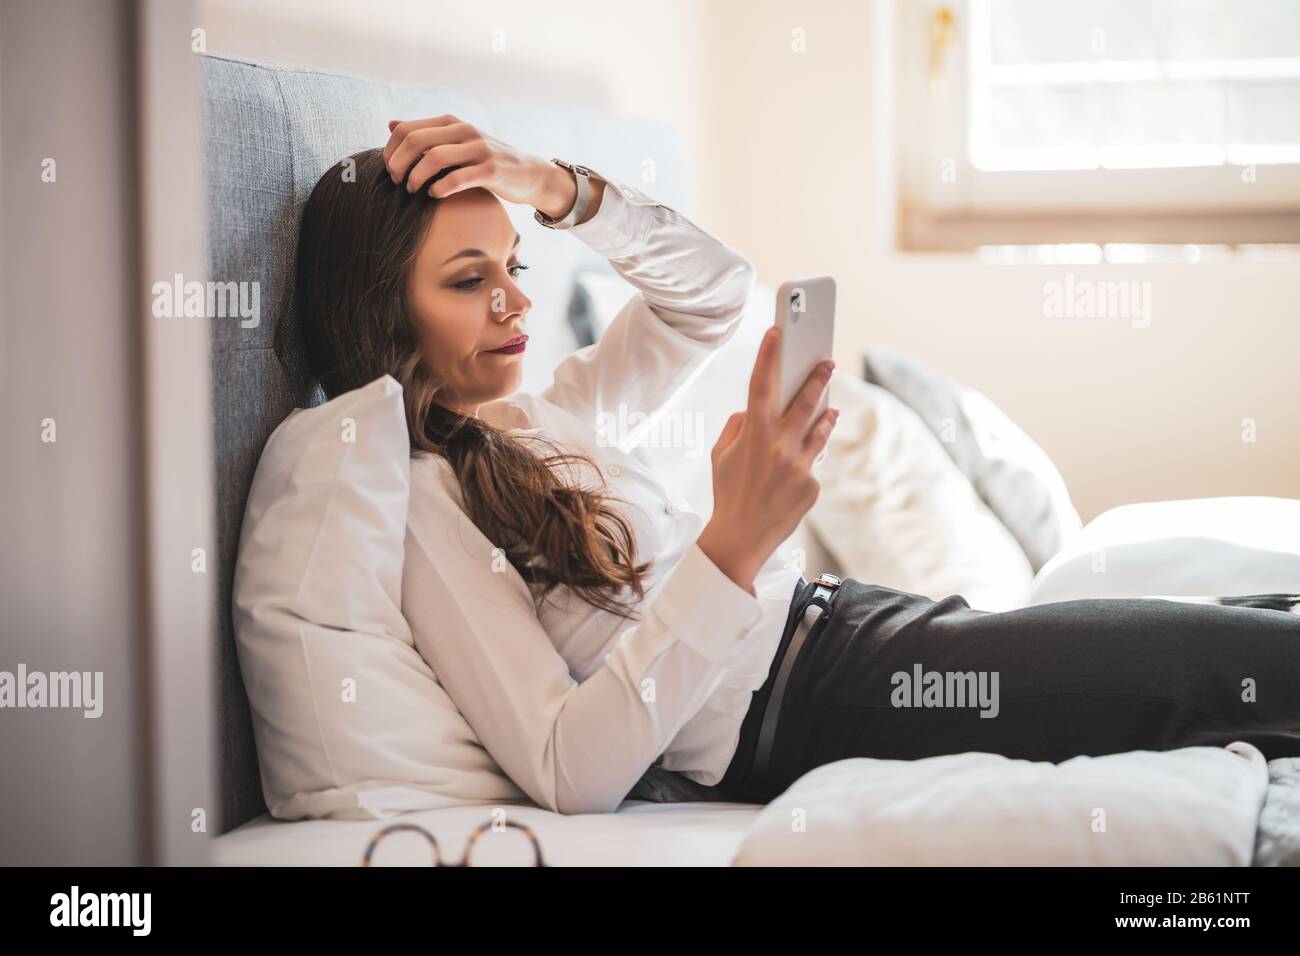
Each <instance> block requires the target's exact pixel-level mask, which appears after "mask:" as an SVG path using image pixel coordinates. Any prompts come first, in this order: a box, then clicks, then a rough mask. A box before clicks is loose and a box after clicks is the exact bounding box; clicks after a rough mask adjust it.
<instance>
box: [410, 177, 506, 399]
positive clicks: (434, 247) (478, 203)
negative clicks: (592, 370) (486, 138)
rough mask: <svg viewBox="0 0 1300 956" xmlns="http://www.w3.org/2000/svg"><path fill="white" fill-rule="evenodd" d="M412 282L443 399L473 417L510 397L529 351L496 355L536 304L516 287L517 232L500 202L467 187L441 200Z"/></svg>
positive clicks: (415, 311)
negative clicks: (482, 408)
mask: <svg viewBox="0 0 1300 956" xmlns="http://www.w3.org/2000/svg"><path fill="white" fill-rule="evenodd" d="M432 215H433V219H432V222H431V223H430V225H429V228H428V230H427V231H426V232H425V236H424V241H423V243H422V244H421V246H420V249H419V251H418V252H417V253H416V257H415V263H414V266H413V268H412V269H411V274H410V276H409V278H408V280H407V287H406V301H407V305H408V306H409V308H410V310H411V315H412V318H413V319H414V320H415V323H416V325H417V327H418V328H419V330H420V335H421V338H422V340H423V343H424V345H423V347H424V356H425V360H426V362H427V363H428V365H429V367H430V369H431V370H432V371H433V373H434V374H435V375H436V376H437V379H438V381H440V382H443V383H445V385H444V388H443V389H442V390H441V391H439V392H438V395H437V401H438V402H439V404H441V405H444V406H446V407H447V408H450V409H453V410H456V411H460V412H464V413H466V414H469V415H473V414H475V413H476V411H477V409H478V406H479V405H480V404H482V403H484V402H490V401H492V400H493V399H497V398H501V397H502V396H505V395H509V394H510V393H511V392H514V391H515V390H516V389H518V387H519V383H520V380H521V379H522V376H523V362H524V354H525V353H524V352H517V353H514V354H509V353H502V352H492V351H491V350H492V349H495V348H499V347H500V346H502V345H505V344H506V343H507V342H508V341H510V340H511V339H513V338H515V337H517V336H519V335H523V334H524V332H525V329H524V318H525V316H526V315H527V314H528V310H529V309H530V308H532V301H531V300H530V299H529V298H528V296H526V295H524V293H523V291H522V290H520V288H519V286H518V285H517V284H516V280H517V279H518V278H519V275H520V273H521V272H522V270H523V269H525V268H527V266H524V265H523V264H522V263H520V261H519V259H518V257H517V255H516V253H517V251H518V250H517V246H518V242H519V235H518V233H516V232H515V229H514V226H513V225H512V224H511V222H510V217H509V216H507V215H506V211H505V208H504V207H503V206H502V205H501V201H500V200H498V199H497V197H496V196H494V195H493V194H492V193H490V192H488V191H487V190H486V189H466V190H462V191H461V192H458V193H453V194H452V195H451V196H448V197H447V198H446V199H441V200H439V201H438V205H437V206H436V207H435V209H434V211H433V214H432Z"/></svg>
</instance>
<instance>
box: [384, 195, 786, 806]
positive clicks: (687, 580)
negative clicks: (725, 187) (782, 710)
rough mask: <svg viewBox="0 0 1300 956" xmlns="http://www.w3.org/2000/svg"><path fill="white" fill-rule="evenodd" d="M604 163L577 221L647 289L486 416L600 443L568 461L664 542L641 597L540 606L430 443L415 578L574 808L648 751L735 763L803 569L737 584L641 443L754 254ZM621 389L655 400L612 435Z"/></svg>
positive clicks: (628, 395)
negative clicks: (588, 463) (613, 438)
mask: <svg viewBox="0 0 1300 956" xmlns="http://www.w3.org/2000/svg"><path fill="white" fill-rule="evenodd" d="M593 173H594V174H595V175H597V176H599V173H595V171H594V170H593ZM600 178H601V179H605V181H606V183H607V186H606V188H605V192H604V197H603V199H602V201H601V206H600V209H599V210H598V211H597V213H596V215H595V216H593V217H592V218H591V219H589V220H588V221H587V222H585V223H580V224H578V225H575V226H573V227H571V228H569V229H568V230H564V231H567V232H569V233H571V234H572V235H573V236H575V237H577V238H578V239H581V240H582V241H583V242H584V243H586V244H587V245H588V246H590V247H591V248H592V249H593V250H595V251H596V252H598V253H600V254H601V255H603V256H605V257H607V258H608V259H609V261H610V262H611V264H612V265H613V267H614V269H615V270H616V271H617V272H618V273H619V274H620V275H621V276H623V278H624V279H626V280H627V281H628V282H629V283H631V284H632V285H633V286H635V287H636V288H637V289H638V290H639V293H640V294H638V295H636V296H634V297H633V298H632V300H631V301H630V302H629V303H628V304H627V305H626V306H625V307H624V308H623V310H622V311H621V312H620V313H619V315H618V316H617V318H615V319H614V321H613V322H612V323H611V325H610V326H609V328H608V329H607V330H606V331H605V333H604V335H603V336H602V337H601V339H600V341H599V342H597V343H596V344H594V345H590V346H587V347H586V348H583V349H580V350H578V351H577V352H575V353H574V354H573V355H571V356H569V357H568V358H566V359H565V360H564V361H563V362H562V363H560V365H559V366H558V367H557V368H556V371H555V377H554V382H553V383H552V384H551V385H550V386H549V387H548V388H547V389H546V390H545V391H543V392H542V394H540V395H529V394H515V395H512V396H509V397H508V398H503V399H499V400H497V401H494V402H491V403H488V404H485V405H483V406H481V407H480V408H479V416H480V417H482V418H483V419H484V420H486V421H490V422H492V423H493V424H496V425H498V426H500V427H502V428H506V429H508V430H510V431H511V432H512V434H514V435H515V436H516V437H519V438H520V439H521V440H525V441H527V440H528V436H540V437H545V438H546V439H549V440H551V441H554V442H557V443H559V444H560V445H561V446H563V447H564V448H567V449H572V450H574V451H579V452H582V453H584V454H587V455H589V456H591V458H592V459H593V460H594V461H595V462H596V463H597V465H598V466H599V467H600V469H601V471H602V473H603V475H602V476H595V475H591V474H590V473H589V472H590V469H589V468H574V469H572V470H570V471H568V476H569V478H570V480H572V481H576V482H582V483H584V485H585V486H587V487H599V486H600V483H601V482H600V478H601V477H603V479H604V482H605V485H606V487H607V488H608V493H609V494H611V495H613V496H614V497H615V498H616V499H621V501H612V502H611V505H612V506H614V507H617V508H618V509H619V511H620V513H621V514H622V515H623V516H624V517H625V518H626V519H627V521H628V524H629V525H630V526H631V527H632V528H633V530H634V533H635V543H636V548H637V560H638V561H646V560H651V561H653V565H652V566H651V568H650V570H649V572H648V574H647V575H646V577H645V578H644V584H645V586H646V596H645V599H644V600H643V601H642V602H641V603H640V604H639V605H636V606H635V611H636V615H635V616H634V618H633V619H631V620H628V619H624V618H621V617H619V616H618V615H615V614H611V613H609V612H607V611H602V610H600V609H597V608H594V607H592V606H591V605H589V604H587V603H585V602H583V601H581V600H580V599H578V598H577V597H576V596H575V595H574V594H573V592H572V591H570V590H569V589H568V588H566V587H560V588H557V589H555V590H554V591H553V592H552V593H551V595H550V596H548V598H547V599H546V602H545V604H544V605H543V607H542V608H541V610H540V611H535V610H534V604H533V600H532V594H531V592H530V588H529V585H528V584H527V583H526V582H525V581H524V580H523V578H522V577H521V576H520V575H519V573H518V572H517V571H516V570H515V568H514V567H513V566H512V565H511V564H510V563H509V562H508V561H507V560H506V559H505V557H504V556H503V554H502V553H501V552H500V550H499V549H495V548H494V544H493V543H492V542H491V541H489V540H488V539H487V538H486V537H485V536H484V535H483V534H482V532H480V531H479V529H478V528H477V527H476V526H475V525H474V524H473V523H472V522H471V521H470V520H469V518H468V516H467V515H466V513H465V511H464V508H463V506H462V502H463V498H462V496H461V492H460V488H459V485H458V483H457V481H456V478H455V475H454V473H453V472H452V470H451V466H450V465H449V464H448V463H447V461H446V460H445V459H444V458H442V457H441V456H436V455H427V454H421V455H418V456H417V457H415V458H414V459H413V460H412V462H411V500H410V511H409V517H408V522H407V537H406V560H405V568H404V572H403V585H402V610H403V613H404V614H405V615H406V618H407V620H408V621H409V623H410V625H411V629H412V633H413V636H414V639H415V643H416V647H417V648H418V650H419V651H420V653H421V654H422V655H423V657H424V658H425V660H426V661H427V662H428V663H429V665H430V667H431V668H432V669H433V671H434V674H435V675H436V676H437V679H438V680H439V681H440V682H441V684H442V685H443V687H444V689H445V690H446V691H447V693H448V694H449V695H450V697H451V698H452V700H453V701H454V702H455V703H456V706H457V707H458V708H459V709H460V711H461V713H462V714H463V715H464V716H465V719H466V720H467V721H468V722H469V725H470V726H471V727H472V728H473V730H474V731H475V733H476V735H477V736H478V738H479V740H480V741H481V743H482V744H483V746H484V747H485V748H486V749H487V751H488V753H489V754H490V755H491V756H492V758H493V759H494V760H495V761H496V762H497V764H499V765H500V767H501V768H502V770H504V771H505V773H506V774H508V775H509V776H510V778H511V779H512V780H513V781H514V782H515V783H516V784H517V785H518V786H519V787H520V789H522V790H523V791H524V792H525V793H527V795H528V796H529V797H530V798H531V799H532V800H533V801H535V802H536V803H538V804H540V805H541V806H543V807H546V808H547V809H550V810H556V811H559V812H561V813H589V812H607V811H613V810H615V809H616V808H617V807H618V805H619V804H620V803H621V802H622V800H623V798H624V797H625V796H626V794H627V792H628V791H629V790H630V789H631V788H632V787H633V785H635V783H636V782H637V780H638V779H639V778H640V776H641V775H642V774H643V773H645V771H646V770H647V768H648V767H649V766H650V765H651V764H652V763H658V764H659V765H661V766H663V767H665V768H666V769H669V770H676V771H680V772H682V773H683V774H684V775H686V776H688V777H690V778H691V779H692V780H695V781H696V782H698V783H702V784H706V785H712V784H715V783H717V782H718V781H719V780H721V779H722V776H723V774H724V773H725V771H726V769H727V765H728V764H729V762H730V760H731V758H732V755H733V754H734V752H735V749H736V744H737V741H738V738H739V733H740V725H741V722H742V720H743V719H744V717H745V713H746V711H747V709H748V707H749V704H750V701H751V699H752V696H753V692H754V691H755V690H757V689H758V688H759V687H761V686H762V684H763V682H764V680H766V678H767V673H768V670H769V668H770V666H771V662H772V658H773V656H774V655H775V653H776V647H777V644H778V643H779V641H780V636H781V631H782V630H783V627H784V624H785V618H786V614H787V611H788V608H789V602H790V597H791V594H792V593H793V591H794V587H795V583H796V582H797V581H798V579H799V577H800V572H799V570H798V569H797V568H795V567H793V566H790V565H788V564H786V563H785V562H784V561H783V560H782V559H781V557H780V554H779V552H774V553H773V554H772V555H771V556H770V557H769V558H768V559H767V562H766V563H765V564H764V565H763V568H762V569H761V571H760V572H759V574H758V575H757V577H756V579H755V582H754V593H752V594H751V593H750V592H749V591H747V590H745V589H744V588H742V587H740V586H739V585H738V584H736V583H735V582H734V581H732V580H731V579H730V578H729V577H727V576H726V575H725V574H724V573H723V572H722V571H721V570H720V569H719V568H718V567H717V565H715V564H714V563H713V562H712V560H710V558H709V557H708V556H707V555H706V554H705V553H704V552H703V551H702V550H701V549H700V547H699V545H698V544H697V543H696V539H697V538H698V536H699V534H700V532H701V531H702V530H703V527H704V521H703V519H702V518H701V517H700V515H698V514H697V513H695V512H694V511H692V510H691V508H690V506H689V505H688V503H687V502H686V500H685V498H684V497H683V496H681V495H680V494H678V493H677V492H676V491H675V490H673V489H669V488H666V487H665V486H664V485H663V484H661V483H660V481H659V480H658V479H657V478H656V476H655V475H654V473H653V472H652V471H651V470H649V469H648V468H647V467H646V466H645V465H643V464H642V463H640V462H638V461H637V460H636V459H635V458H633V457H631V456H630V455H628V454H627V453H626V451H625V449H630V448H632V447H634V446H635V445H636V443H637V440H638V436H639V435H641V434H642V433H643V432H644V431H645V430H646V429H648V428H650V427H651V425H652V424H653V422H654V419H653V417H652V416H653V415H654V414H655V413H656V412H658V411H660V410H662V409H663V407H664V406H665V405H667V404H668V402H669V401H670V400H671V399H672V398H673V396H674V395H676V394H677V393H678V392H679V391H680V390H681V389H682V388H684V387H686V386H687V385H688V384H689V383H690V382H691V381H692V380H693V379H694V378H695V377H696V376H697V375H699V374H700V372H701V371H702V370H703V368H704V366H705V364H706V363H707V361H708V359H709V357H710V356H711V355H712V353H713V352H714V350H716V349H717V348H719V347H720V346H721V345H722V344H723V343H725V342H726V341H727V340H728V339H729V338H730V337H731V336H732V335H733V334H734V332H735V330H736V328H737V327H738V325H739V323H740V320H741V316H742V314H743V311H744V307H745V304H746V301H747V299H748V296H749V293H750V290H751V288H752V286H753V282H754V269H753V266H752V265H750V263H749V262H748V261H747V260H746V259H745V258H744V257H742V256H741V255H739V254H738V253H737V252H735V251H734V250H732V249H730V248H728V247H727V246H726V245H724V244H723V243H722V242H721V241H720V240H718V239H717V238H716V237H714V236H713V235H711V234H709V233H708V232H706V231H704V230H702V229H700V228H699V227H698V226H696V225H694V224H693V223H691V222H690V221H689V220H688V219H687V218H686V217H685V216H683V215H681V214H680V213H678V212H677V211H676V210H674V209H672V208H671V207H668V206H664V205H662V204H659V203H657V202H655V201H654V200H653V199H651V198H650V197H648V196H646V195H645V194H644V193H641V192H640V191H638V190H636V189H634V188H632V187H629V186H626V185H624V184H622V183H619V182H614V181H610V180H608V179H607V178H606V177H603V176H601V177H600ZM557 241H565V240H559V239H557ZM744 400H745V396H744V395H739V396H737V408H736V410H737V411H739V410H741V409H742V408H743V407H744ZM620 403H622V404H624V405H625V406H626V409H630V410H632V411H634V412H636V411H639V412H642V413H644V416H645V417H644V421H643V423H642V425H641V428H640V430H639V431H637V432H636V433H634V434H629V435H620V436H618V439H619V440H618V442H617V445H618V447H615V445H614V443H611V442H609V441H606V440H599V439H598V430H597V422H598V421H601V420H602V419H601V418H600V416H601V415H602V413H608V414H611V415H612V414H615V413H616V410H617V409H618V406H619V404H620ZM605 420H606V421H608V420H609V419H605ZM605 434H608V433H607V432H606V433H605ZM537 447H538V450H539V451H546V448H545V447H544V446H537ZM701 467H711V464H710V460H709V459H708V458H707V457H705V458H703V459H702V460H701ZM622 597H627V594H626V593H625V594H624V595H623V596H622Z"/></svg>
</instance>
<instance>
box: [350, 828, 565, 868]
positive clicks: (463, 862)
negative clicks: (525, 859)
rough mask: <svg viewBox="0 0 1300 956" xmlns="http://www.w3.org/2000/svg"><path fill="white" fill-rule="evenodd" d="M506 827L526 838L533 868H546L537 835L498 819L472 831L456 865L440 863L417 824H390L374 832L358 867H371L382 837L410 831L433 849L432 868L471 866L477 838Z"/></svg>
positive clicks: (426, 834)
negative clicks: (531, 854) (531, 851)
mask: <svg viewBox="0 0 1300 956" xmlns="http://www.w3.org/2000/svg"><path fill="white" fill-rule="evenodd" d="M506 827H514V828H515V829H517V830H522V831H523V832H524V835H525V836H527V837H528V839H529V841H530V842H531V843H532V845H533V866H546V863H545V862H543V861H542V848H541V845H540V844H538V842H537V835H536V834H535V833H533V831H532V829H531V828H529V827H527V826H525V825H524V824H522V823H516V822H515V821H514V820H503V819H501V818H499V817H498V818H494V819H491V820H488V821H487V822H486V823H482V824H479V825H478V826H477V827H475V828H474V831H473V832H472V833H470V835H469V839H468V840H467V841H466V842H465V854H464V856H462V857H461V859H460V860H459V861H457V862H456V863H444V862H443V861H442V853H441V852H440V851H439V849H438V841H437V840H436V839H435V838H434V836H433V834H432V833H430V832H429V831H428V830H426V829H425V828H424V827H422V826H420V825H419V824H418V823H392V824H389V825H388V826H386V827H384V828H383V829H381V830H379V831H378V832H376V833H375V835H374V836H372V837H371V838H370V843H369V845H368V846H367V847H366V855H365V856H364V857H362V858H361V864H360V865H361V866H370V865H371V864H370V861H371V859H372V858H373V857H374V854H375V847H377V846H378V845H379V843H380V841H381V840H383V839H384V837H386V836H389V835H390V834H393V833H400V832H402V831H410V832H412V833H418V834H420V835H421V836H422V837H424V838H425V839H426V840H428V841H429V846H430V847H432V849H433V865H434V866H472V865H473V864H472V863H470V856H471V855H472V854H473V852H474V846H475V844H476V843H477V841H478V838H479V837H480V836H481V835H482V834H484V833H486V832H487V831H488V830H495V831H497V832H502V831H504V830H505V828H506Z"/></svg>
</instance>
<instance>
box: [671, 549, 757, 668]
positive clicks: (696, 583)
mask: <svg viewBox="0 0 1300 956" xmlns="http://www.w3.org/2000/svg"><path fill="white" fill-rule="evenodd" d="M670 574H671V579H670V580H669V581H667V582H666V583H665V585H664V589H663V591H662V592H661V593H660V595H659V598H658V600H657V601H656V602H655V610H656V611H657V612H658V614H659V616H660V618H662V619H663V621H664V623H665V624H667V625H668V628H669V629H670V630H671V632H672V633H673V635H674V636H675V637H676V638H677V639H678V640H680V641H681V642H682V643H683V644H686V645H687V646H688V647H690V648H691V649H692V650H694V651H695V652H697V653H698V654H700V655H701V656H703V657H705V658H707V659H708V660H709V661H710V662H714V663H720V662H724V661H726V660H727V659H729V658H730V657H732V656H733V655H734V654H735V653H736V649H737V647H738V645H739V644H740V642H741V641H743V640H744V639H745V637H747V636H748V635H749V633H750V632H751V631H752V630H753V629H754V628H755V627H757V626H758V623H759V621H761V620H762V618H763V603H762V602H761V601H760V600H759V599H758V598H757V597H755V596H754V595H753V594H750V593H749V592H748V591H746V590H745V589H744V588H742V587H741V586H740V585H739V584H737V583H736V582H735V581H733V580H731V578H729V577H727V575H726V574H724V573H723V572H722V570H721V569H720V568H719V567H718V566H717V565H716V564H714V563H713V560H712V559H711V558H710V557H709V556H708V555H707V554H705V553H704V551H703V549H702V548H700V545H699V542H694V543H692V544H691V546H690V548H689V549H688V550H687V551H686V553H685V554H684V555H683V556H682V558H681V560H679V561H678V562H677V564H676V565H675V566H674V567H673V569H672V571H671V572H670Z"/></svg>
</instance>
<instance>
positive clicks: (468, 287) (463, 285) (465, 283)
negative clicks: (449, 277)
mask: <svg viewBox="0 0 1300 956" xmlns="http://www.w3.org/2000/svg"><path fill="white" fill-rule="evenodd" d="M528 268H530V267H529V266H526V265H524V264H523V263H522V262H520V263H517V264H515V265H513V266H511V267H510V268H509V269H507V270H506V271H507V272H509V273H510V274H511V275H512V276H515V277H518V275H519V273H520V272H522V271H523V270H525V269H528ZM482 282H483V277H482V276H474V277H473V278H470V279H462V280H461V281H460V282H457V283H455V287H456V288H457V289H464V290H465V291H466V292H472V291H473V290H475V289H477V288H478V287H479V285H480V284H481V283H482Z"/></svg>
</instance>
